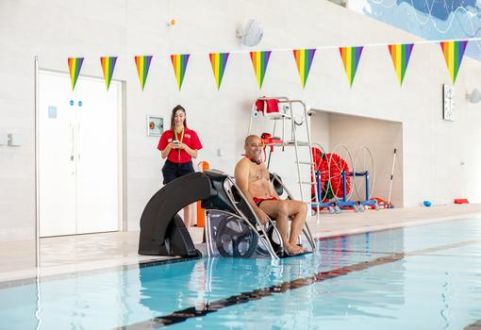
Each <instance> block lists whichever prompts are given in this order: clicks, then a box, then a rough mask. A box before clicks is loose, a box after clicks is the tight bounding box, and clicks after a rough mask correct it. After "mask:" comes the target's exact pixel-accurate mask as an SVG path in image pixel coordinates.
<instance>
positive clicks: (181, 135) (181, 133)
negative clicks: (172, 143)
mask: <svg viewBox="0 0 481 330" xmlns="http://www.w3.org/2000/svg"><path fill="white" fill-rule="evenodd" d="M184 132H185V130H184V127H182V131H181V132H180V140H178V141H179V142H180V143H182V142H183V141H184ZM174 136H175V139H176V140H177V132H176V131H175V129H174ZM178 152H179V153H178V160H179V163H180V149H178Z"/></svg>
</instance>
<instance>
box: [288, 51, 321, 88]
mask: <svg viewBox="0 0 481 330" xmlns="http://www.w3.org/2000/svg"><path fill="white" fill-rule="evenodd" d="M292 52H293V54H294V59H295V60H296V65H297V72H299V79H301V85H302V88H304V87H305V86H306V82H307V77H309V71H311V64H312V60H313V59H314V55H315V54H316V49H294V50H293V51H292Z"/></svg>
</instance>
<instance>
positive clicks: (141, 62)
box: [135, 55, 152, 90]
mask: <svg viewBox="0 0 481 330" xmlns="http://www.w3.org/2000/svg"><path fill="white" fill-rule="evenodd" d="M151 61H152V56H151V55H147V56H135V65H136V66H137V73H138V75H139V81H140V86H141V87H142V90H144V86H145V82H146V81H147V75H148V74H149V68H150V62H151Z"/></svg>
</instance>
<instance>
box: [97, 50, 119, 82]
mask: <svg viewBox="0 0 481 330" xmlns="http://www.w3.org/2000/svg"><path fill="white" fill-rule="evenodd" d="M116 62H117V57H116V56H111V57H109V56H103V57H101V58H100V65H101V66H102V72H103V73H104V81H105V87H107V90H109V88H110V82H111V81H112V76H113V74H114V69H115V63H116Z"/></svg>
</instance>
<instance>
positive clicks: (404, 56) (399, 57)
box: [387, 44, 414, 86]
mask: <svg viewBox="0 0 481 330" xmlns="http://www.w3.org/2000/svg"><path fill="white" fill-rule="evenodd" d="M413 47H414V44H398V45H388V46H387V48H388V50H389V54H391V59H392V64H393V65H394V71H396V76H397V79H398V81H399V85H400V86H402V84H403V81H404V75H405V74H406V70H407V68H408V64H409V59H410V58H411V52H412V50H413Z"/></svg>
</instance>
